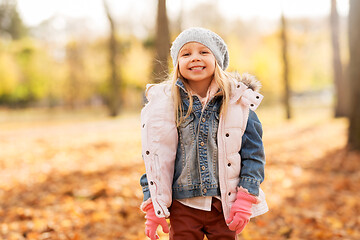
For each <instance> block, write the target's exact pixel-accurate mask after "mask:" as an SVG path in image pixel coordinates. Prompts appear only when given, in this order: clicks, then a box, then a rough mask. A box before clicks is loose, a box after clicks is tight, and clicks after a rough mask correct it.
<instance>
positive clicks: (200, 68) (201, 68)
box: [189, 67, 205, 71]
mask: <svg viewBox="0 0 360 240" xmlns="http://www.w3.org/2000/svg"><path fill="white" fill-rule="evenodd" d="M189 69H190V70H195V71H199V70H203V69H205V67H191V68H189Z"/></svg>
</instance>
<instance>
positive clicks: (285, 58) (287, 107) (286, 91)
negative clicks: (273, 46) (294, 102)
mask: <svg viewBox="0 0 360 240" xmlns="http://www.w3.org/2000/svg"><path fill="white" fill-rule="evenodd" d="M281 44H282V59H283V66H284V72H283V78H284V96H283V101H284V106H285V111H286V118H287V119H290V118H291V107H290V83H289V61H288V42H287V22H286V19H285V16H284V12H282V13H281Z"/></svg>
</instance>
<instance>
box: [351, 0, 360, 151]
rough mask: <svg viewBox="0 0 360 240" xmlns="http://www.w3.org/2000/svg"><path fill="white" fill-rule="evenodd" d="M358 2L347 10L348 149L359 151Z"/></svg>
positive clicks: (359, 65) (359, 59)
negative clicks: (348, 56) (348, 57)
mask: <svg viewBox="0 0 360 240" xmlns="http://www.w3.org/2000/svg"><path fill="white" fill-rule="evenodd" d="M359 26H360V1H359V0H350V8H349V50H350V62H349V75H350V76H349V79H350V91H351V93H350V117H349V118H350V125H349V139H348V144H349V147H350V149H354V150H360V47H359V43H360V28H359Z"/></svg>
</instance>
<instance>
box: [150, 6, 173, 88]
mask: <svg viewBox="0 0 360 240" xmlns="http://www.w3.org/2000/svg"><path fill="white" fill-rule="evenodd" d="M169 39H170V37H169V26H168V18H167V15H166V0H158V10H157V21H156V40H155V41H156V43H155V46H156V50H155V51H156V52H155V62H154V73H153V74H154V78H153V82H155V83H159V82H162V81H163V80H165V79H167V77H168V74H169V67H168V56H169V49H170V40H169Z"/></svg>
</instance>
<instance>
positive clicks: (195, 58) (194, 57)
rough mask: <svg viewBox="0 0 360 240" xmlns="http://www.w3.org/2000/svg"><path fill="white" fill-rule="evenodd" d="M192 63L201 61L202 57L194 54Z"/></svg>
mask: <svg viewBox="0 0 360 240" xmlns="http://www.w3.org/2000/svg"><path fill="white" fill-rule="evenodd" d="M191 61H192V62H197V61H200V56H199V54H193V55H192V59H191Z"/></svg>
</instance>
